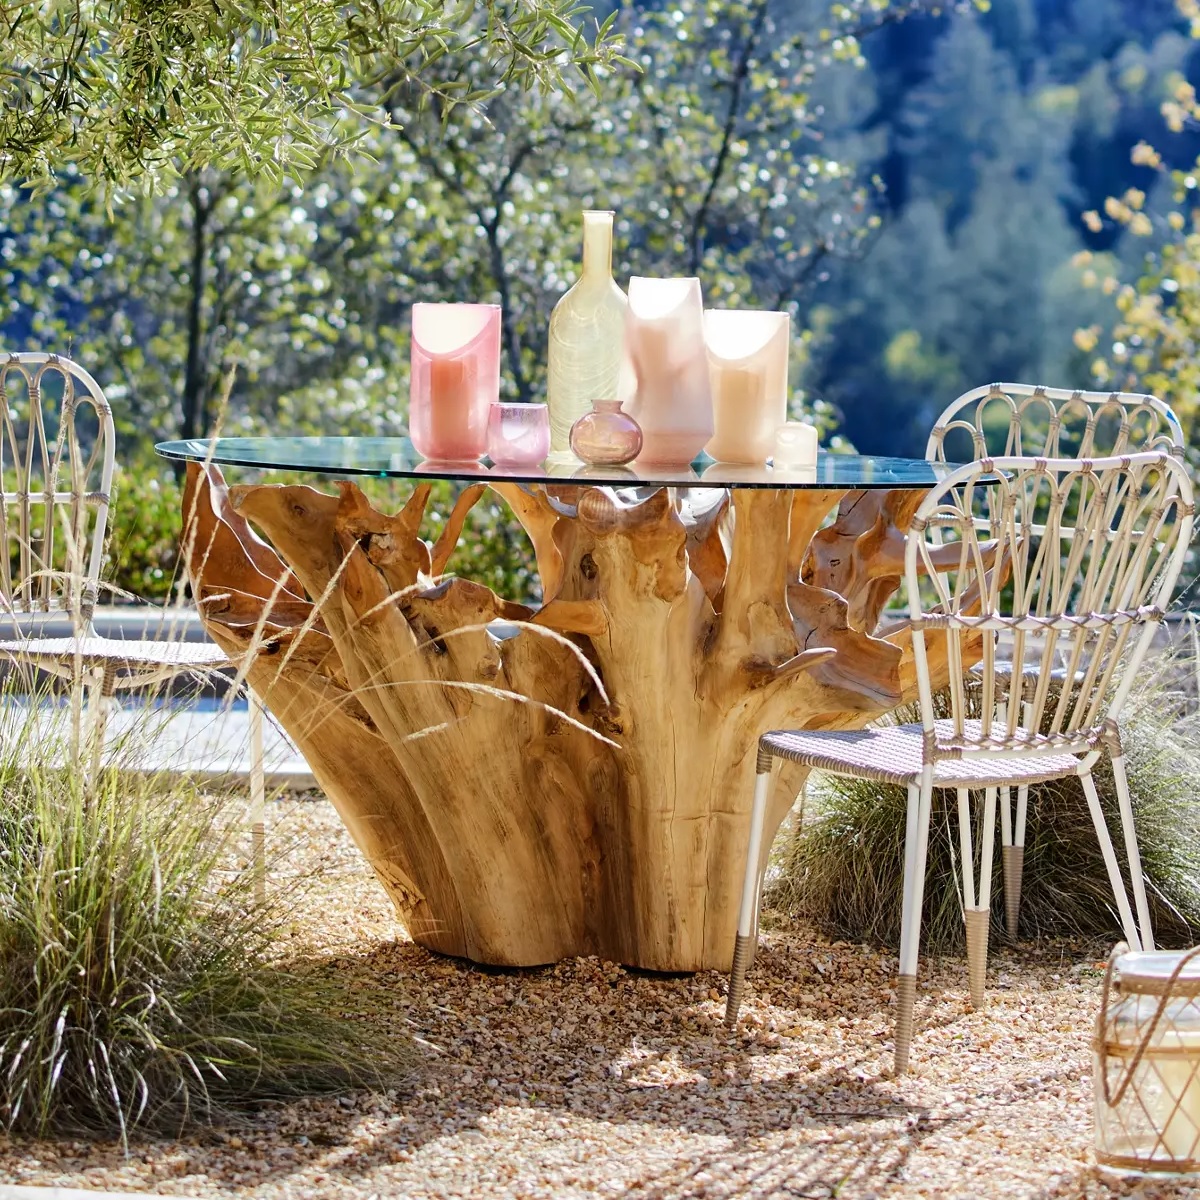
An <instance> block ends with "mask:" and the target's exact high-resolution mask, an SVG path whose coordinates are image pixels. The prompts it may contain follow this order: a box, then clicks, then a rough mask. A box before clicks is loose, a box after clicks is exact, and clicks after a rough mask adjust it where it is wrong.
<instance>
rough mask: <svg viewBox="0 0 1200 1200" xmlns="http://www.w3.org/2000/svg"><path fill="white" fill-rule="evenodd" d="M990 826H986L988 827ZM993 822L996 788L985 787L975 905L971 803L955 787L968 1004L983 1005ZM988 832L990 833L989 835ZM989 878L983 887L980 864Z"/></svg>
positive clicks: (964, 789)
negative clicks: (977, 889)
mask: <svg viewBox="0 0 1200 1200" xmlns="http://www.w3.org/2000/svg"><path fill="white" fill-rule="evenodd" d="M989 824H990V825H991V828H990V829H989V828H988V826H989ZM995 825H996V789H995V788H988V789H987V804H986V807H985V815H984V823H983V845H982V847H981V850H980V857H981V863H980V882H979V893H978V894H979V898H980V902H979V903H978V904H976V902H975V898H976V890H975V855H974V853H973V851H972V849H971V802H970V792H969V791H968V790H967V789H966V788H959V789H958V843H959V853H960V855H961V857H962V883H963V921H964V923H965V925H966V927H967V979H968V983H969V987H970V991H971V1007H972V1008H982V1007H983V989H984V980H985V978H986V975H987V938H988V918H989V915H990V914H989V911H988V908H987V907H985V906H984V903H983V897H984V895H985V894H986V895H987V897H988V899H989V900H990V898H991V886H990V885H991V879H990V873H991V862H992V845H993V841H994V835H995ZM989 835H991V836H989ZM985 864H986V867H987V871H988V877H987V886H986V887H985V883H984V879H985V876H984V875H983V867H984V865H985Z"/></svg>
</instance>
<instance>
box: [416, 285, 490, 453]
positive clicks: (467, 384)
mask: <svg viewBox="0 0 1200 1200" xmlns="http://www.w3.org/2000/svg"><path fill="white" fill-rule="evenodd" d="M499 396H500V306H499V305H498V304H414V305H413V325H412V382H411V391H410V398H409V408H408V432H409V436H410V437H411V438H412V443H413V446H414V447H415V449H416V451H417V453H418V454H419V455H421V457H422V458H429V459H435V460H437V461H439V462H474V461H476V460H478V459H479V458H480V457H482V455H483V454H484V453H485V452H486V450H487V448H488V418H489V414H490V412H491V407H492V405H493V404H494V403H495V402H496V400H497V399H498V398H499Z"/></svg>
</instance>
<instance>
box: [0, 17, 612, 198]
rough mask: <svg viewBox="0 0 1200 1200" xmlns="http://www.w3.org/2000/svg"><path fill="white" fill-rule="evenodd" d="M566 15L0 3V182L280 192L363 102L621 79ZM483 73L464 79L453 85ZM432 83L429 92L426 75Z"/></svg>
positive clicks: (601, 32)
mask: <svg viewBox="0 0 1200 1200" xmlns="http://www.w3.org/2000/svg"><path fill="white" fill-rule="evenodd" d="M586 11H587V10H586V9H585V8H584V7H582V6H581V5H579V4H578V3H576V2H575V0H535V2H533V3H529V2H527V0H522V2H520V3H516V2H514V0H485V3H483V4H475V3H471V2H468V0H457V2H455V3H449V4H447V3H440V2H436V0H376V2H374V3H370V4H359V3H356V4H343V3H340V2H339V0H282V2H280V0H270V2H268V0H234V2H231V3H223V4H214V3H212V2H211V0H171V3H167V4H163V3H150V2H147V0H121V2H117V3H105V4H80V3H71V4H63V3H57V2H55V0H38V2H37V3H32V4H31V3H28V2H27V0H16V2H14V3H0V47H2V48H3V55H4V58H3V61H2V62H0V179H4V178H7V179H14V180H18V181H32V182H34V183H36V184H38V185H39V186H43V187H44V186H47V185H49V184H50V183H51V181H52V180H53V179H54V177H55V176H56V175H57V173H58V171H59V170H60V169H61V168H62V166H63V165H64V163H66V162H71V163H75V164H77V165H78V166H79V167H80V169H81V170H82V172H83V173H84V175H85V176H86V177H87V178H88V180H89V181H90V182H91V183H92V184H93V185H95V184H101V183H104V184H115V185H118V186H120V185H123V184H125V183H126V182H127V181H129V180H138V179H140V180H143V181H145V182H147V183H153V182H154V181H155V180H156V179H158V178H161V177H164V176H170V175H172V174H175V173H176V172H178V171H183V172H193V171H196V170H197V169H199V168H201V167H205V166H213V167H216V168H218V169H225V170H235V171H238V172H240V173H242V174H245V175H246V176H251V177H262V178H264V179H266V180H268V181H270V182H271V183H273V184H279V183H280V182H281V181H282V179H283V177H284V176H285V175H286V174H289V173H290V174H293V175H294V174H295V173H297V172H303V171H307V170H311V169H313V168H314V167H315V166H316V165H317V164H318V162H319V161H320V159H321V158H322V156H323V155H325V154H326V153H328V152H330V151H331V150H332V151H344V150H346V149H347V148H349V147H351V146H353V145H355V143H356V142H357V141H358V139H359V138H360V137H361V136H362V135H363V133H364V132H365V129H366V128H367V126H368V125H369V124H370V123H378V122H379V121H380V120H381V119H382V116H381V113H380V110H379V106H378V101H377V99H376V98H375V97H374V96H372V95H371V94H370V93H371V91H372V89H382V90H383V91H384V92H385V93H391V92H393V91H404V92H408V93H411V94H412V95H413V96H414V98H416V99H419V101H420V102H421V103H423V104H427V103H430V102H431V101H432V102H433V103H435V104H436V106H437V108H438V109H439V110H440V111H446V110H447V108H449V107H452V106H453V105H455V104H460V103H465V104H476V103H479V102H480V101H482V100H484V99H486V98H487V97H488V96H489V95H491V94H492V93H493V92H494V91H496V90H497V89H500V88H503V87H505V86H514V87H523V88H533V87H536V88H538V89H540V90H541V91H543V92H546V91H553V90H566V91H570V90H571V79H572V78H574V79H575V80H576V81H584V82H586V83H587V84H588V85H589V86H591V87H593V88H594V87H598V84H599V75H598V73H599V72H600V71H602V70H603V69H604V68H606V67H614V66H617V65H620V64H621V63H622V62H623V61H624V60H623V59H622V58H621V56H620V55H619V53H618V49H619V41H618V40H617V39H616V38H614V37H613V36H611V33H610V29H609V28H608V27H604V26H600V27H595V28H594V31H593V33H592V35H591V36H590V37H589V36H588V35H587V33H586V32H585V29H584V25H583V21H582V18H583V16H584V14H585V13H586ZM468 64H470V65H472V66H475V65H478V66H479V67H480V68H481V69H480V70H478V71H476V72H475V73H474V74H473V76H472V78H471V79H470V80H468V79H467V78H465V74H464V68H465V67H466V66H467V65H468ZM435 68H436V69H437V78H436V79H430V78H429V77H430V75H431V73H432V72H433V70H434V69H435Z"/></svg>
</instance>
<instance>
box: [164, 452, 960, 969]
mask: <svg viewBox="0 0 1200 1200" xmlns="http://www.w3.org/2000/svg"><path fill="white" fill-rule="evenodd" d="M487 486H490V487H492V488H493V490H494V491H496V492H498V493H499V494H500V495H501V496H502V497H503V498H504V500H505V501H506V502H507V503H508V504H509V505H510V506H511V508H512V510H513V512H514V513H515V514H516V517H517V519H518V520H519V521H520V523H521V524H522V526H524V528H525V530H526V532H527V533H528V535H529V537H530V540H531V541H532V543H533V551H534V553H535V555H536V557H537V567H538V571H539V573H540V576H541V581H542V593H543V595H544V596H545V597H546V602H545V604H544V605H543V606H542V607H541V608H539V609H533V608H529V607H527V606H525V605H522V604H517V603H514V602H512V601H509V600H505V599H503V598H502V597H500V596H497V595H496V594H495V593H494V592H493V591H492V590H491V589H490V588H487V587H484V586H483V585H481V584H479V583H473V582H471V581H470V580H467V579H459V578H455V577H452V576H444V572H445V571H446V568H447V564H448V561H449V559H450V556H451V553H452V551H453V549H454V544H455V542H456V540H457V538H458V536H459V534H460V532H461V530H462V527H463V521H464V519H465V518H466V515H467V511H468V509H469V508H470V507H471V505H473V504H474V503H476V502H477V501H478V500H479V498H480V496H481V495H482V494H483V492H484V490H485V487H487ZM338 487H339V491H340V494H339V495H336V496H333V495H328V494H326V493H323V492H320V491H317V490H315V489H313V488H311V487H307V486H245V487H233V488H228V489H227V488H226V486H225V482H224V479H223V477H222V475H221V472H220V470H219V469H218V468H217V467H215V466H212V465H208V466H201V465H198V464H196V463H190V464H189V465H188V481H187V490H186V495H185V499H184V517H185V524H184V530H185V553H186V559H187V566H188V569H189V572H190V575H191V580H192V584H193V587H194V589H195V595H196V598H197V601H198V603H199V606H200V613H201V616H202V618H203V620H204V624H205V627H206V628H207V630H208V632H209V633H210V635H211V636H212V637H213V639H214V640H215V641H216V642H217V643H219V644H220V645H221V646H222V647H223V648H224V649H225V650H227V651H228V652H229V653H231V654H244V653H245V652H246V651H247V650H249V649H250V648H251V647H252V646H255V645H256V644H257V645H258V646H259V647H260V648H259V650H258V652H257V654H256V656H255V658H254V661H253V663H252V665H251V666H250V667H249V671H248V676H249V680H250V683H251V684H252V685H253V687H254V689H255V691H256V692H257V693H258V695H259V696H260V697H261V698H262V700H263V701H264V702H265V704H266V705H267V707H268V708H269V709H270V711H271V712H272V714H274V716H275V718H276V719H277V720H278V721H279V722H280V724H281V725H282V726H283V728H284V729H286V730H287V732H288V733H289V734H290V736H291V737H292V738H293V739H294V740H295V742H296V744H297V745H298V746H299V748H300V750H301V752H302V753H303V754H304V756H305V758H306V759H307V760H308V762H309V763H310V765H311V767H312V770H313V774H314V775H315V776H316V778H317V780H318V781H319V783H320V785H321V787H322V788H323V789H324V791H325V793H326V794H327V795H328V796H329V798H330V800H332V802H333V803H334V805H335V806H336V807H337V810H338V812H339V813H340V815H341V817H342V819H343V820H344V821H345V823H346V826H347V828H348V829H349V830H350V833H351V835H352V836H353V838H354V840H355V842H356V844H357V845H358V847H359V849H360V850H361V851H362V853H363V854H364V856H365V857H366V859H367V861H368V862H369V863H370V864H371V867H372V869H373V870H374V872H375V874H376V876H377V877H378V879H379V881H380V882H381V883H382V884H383V886H384V888H385V889H386V890H387V892H388V895H389V896H390V897H391V898H392V901H393V903H394V904H395V907H396V911H397V912H398V914H399V916H400V919H401V920H402V921H403V922H404V924H405V926H406V927H407V928H408V930H409V931H410V933H411V935H412V937H413V938H414V939H415V940H416V941H417V942H419V943H420V944H421V945H423V946H427V947H428V948H429V949H431V950H436V951H439V952H441V953H443V954H451V955H460V956H462V957H465V958H468V959H473V960H474V961H476V962H482V963H493V964H501V965H512V966H528V965H533V964H538V963H552V962H555V961H557V960H559V959H562V958H565V957H568V956H572V955H587V954H595V955H599V956H601V957H603V958H606V959H611V960H615V961H617V962H621V963H625V964H628V965H632V966H638V967H644V968H649V969H653V970H659V971H695V970H703V969H709V968H715V969H721V970H723V969H727V968H728V966H729V963H730V958H731V956H732V953H733V942H734V932H735V925H736V919H737V909H738V900H739V894H740V888H741V878H742V867H743V863H744V856H745V852H746V840H747V833H748V826H749V810H750V800H751V791H752V787H751V785H752V781H753V776H754V757H755V750H756V742H757V738H758V735H759V734H760V733H762V732H764V731H765V730H768V729H772V728H822V729H851V728H856V727H859V726H861V725H863V724H865V723H866V722H867V721H868V720H870V719H871V718H872V717H874V716H877V715H878V714H880V713H883V712H886V711H888V710H889V709H892V708H894V707H895V706H896V705H897V704H899V703H901V702H902V701H904V700H905V699H907V698H909V697H911V696H913V695H915V682H914V676H913V671H912V661H911V646H910V641H911V639H910V635H909V633H908V632H907V631H906V630H901V631H899V632H897V633H894V634H892V635H891V636H888V637H883V638H881V637H877V636H874V630H875V629H876V626H877V623H878V620H879V616H880V613H881V612H882V610H883V607H884V604H885V603H886V601H887V599H888V597H889V596H891V595H892V593H893V592H894V591H895V590H896V588H897V586H898V585H899V582H900V575H901V571H902V561H903V548H904V530H905V529H906V527H907V525H908V523H909V521H910V519H911V516H912V514H913V512H914V511H915V510H916V507H917V505H918V504H919V503H920V500H921V497H922V495H923V493H922V492H921V491H919V490H916V491H913V490H904V491H876V492H870V491H868V492H863V491H858V492H844V491H830V490H816V489H800V490H782V489H781V490H750V489H741V490H735V491H733V492H732V493H730V492H726V491H716V492H713V491H712V490H711V489H710V490H708V491H703V490H697V491H687V490H684V489H674V488H666V487H663V488H659V489H658V490H654V491H649V492H648V493H647V491H646V490H642V491H640V492H624V491H616V490H613V489H611V488H603V487H588V486H580V485H574V484H567V485H561V486H560V485H554V484H545V485H518V484H514V483H505V482H499V481H497V482H493V483H491V484H489V485H484V484H473V485H471V486H470V487H468V488H466V490H465V491H464V492H463V493H462V494H461V496H460V497H459V499H458V501H457V503H456V504H455V506H454V509H453V511H452V512H451V513H450V515H449V517H448V519H447V522H446V526H445V530H444V532H443V534H442V536H441V537H440V538H439V539H438V541H437V543H436V544H435V545H433V546H432V547H431V546H430V545H429V544H428V543H427V542H425V541H423V540H422V539H421V538H420V537H419V535H418V527H419V525H420V522H421V518H422V515H423V512H424V509H425V505H426V503H427V501H428V498H429V491H430V487H429V484H427V483H421V484H418V485H417V486H416V487H415V488H414V490H413V493H412V495H411V498H410V499H409V501H408V502H407V504H405V506H404V507H403V508H402V509H401V510H400V512H398V513H396V514H395V515H394V516H387V515H385V514H383V513H380V512H377V511H376V510H375V509H373V508H372V507H371V505H370V504H369V503H368V501H367V499H366V497H365V496H364V495H363V493H362V491H361V490H360V489H359V488H358V487H356V486H355V485H354V484H353V483H349V482H343V483H339V485H338ZM835 506H836V507H837V516H836V519H835V520H834V522H833V523H832V524H830V525H828V526H827V527H826V528H821V526H822V523H823V521H824V520H825V518H826V516H827V515H828V514H829V513H830V512H831V511H832V510H833V509H834V508H835ZM251 522H252V523H253V524H254V525H255V526H257V528H258V529H259V530H261V531H262V533H263V534H265V536H266V537H267V538H268V539H269V540H270V544H268V543H267V542H266V541H263V540H262V538H260V537H259V536H258V535H257V534H256V533H255V532H254V531H253V530H252V529H251V527H250V523H251ZM496 618H502V619H504V620H505V621H509V622H519V623H521V624H518V625H517V626H516V632H515V634H514V635H513V636H507V637H501V638H497V637H495V636H493V635H492V634H491V633H489V632H487V630H486V626H487V623H488V622H489V621H492V620H494V619H496ZM264 638H265V639H266V640H265V642H264V641H263V639H264ZM929 642H930V646H931V659H932V663H933V666H934V671H935V677H936V674H937V673H938V672H941V674H942V677H943V678H944V677H945V671H946V663H945V654H944V643H942V642H940V641H939V640H938V639H937V638H936V636H934V635H932V634H931V635H930V638H929ZM802 782H803V772H802V771H800V770H797V769H795V768H792V769H788V768H787V767H786V766H784V767H782V768H780V771H779V778H778V781H777V786H776V788H775V791H774V801H773V805H772V809H771V812H770V814H769V817H768V824H767V830H768V833H773V832H774V831H775V829H776V828H777V827H778V825H779V823H780V821H781V820H782V819H783V817H784V815H785V814H786V813H787V811H788V809H789V808H790V806H791V805H792V803H793V801H794V799H795V797H796V794H797V792H798V791H799V788H800V785H801V783H802ZM769 842H770V838H769V837H768V838H767V844H768V845H769Z"/></svg>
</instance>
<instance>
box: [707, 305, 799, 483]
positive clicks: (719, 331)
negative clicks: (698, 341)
mask: <svg viewBox="0 0 1200 1200" xmlns="http://www.w3.org/2000/svg"><path fill="white" fill-rule="evenodd" d="M791 327H792V322H791V317H790V316H789V315H788V314H787V313H785V312H764V311H760V310H754V309H731V308H710V309H709V310H708V311H707V312H706V313H705V314H704V338H705V342H706V344H707V348H708V369H709V378H710V380H711V386H712V397H713V436H712V439H711V440H710V441H709V443H708V445H707V446H706V447H705V449H706V450H707V451H708V453H709V454H711V455H712V457H713V458H715V459H718V460H719V461H721V462H729V463H748V464H749V463H765V462H766V461H767V459H768V458H770V457H771V455H772V454H773V453H774V449H775V432H776V430H777V429H778V428H779V427H780V426H781V425H782V424H784V422H785V421H786V420H787V374H788V350H789V347H790V342H791Z"/></svg>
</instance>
